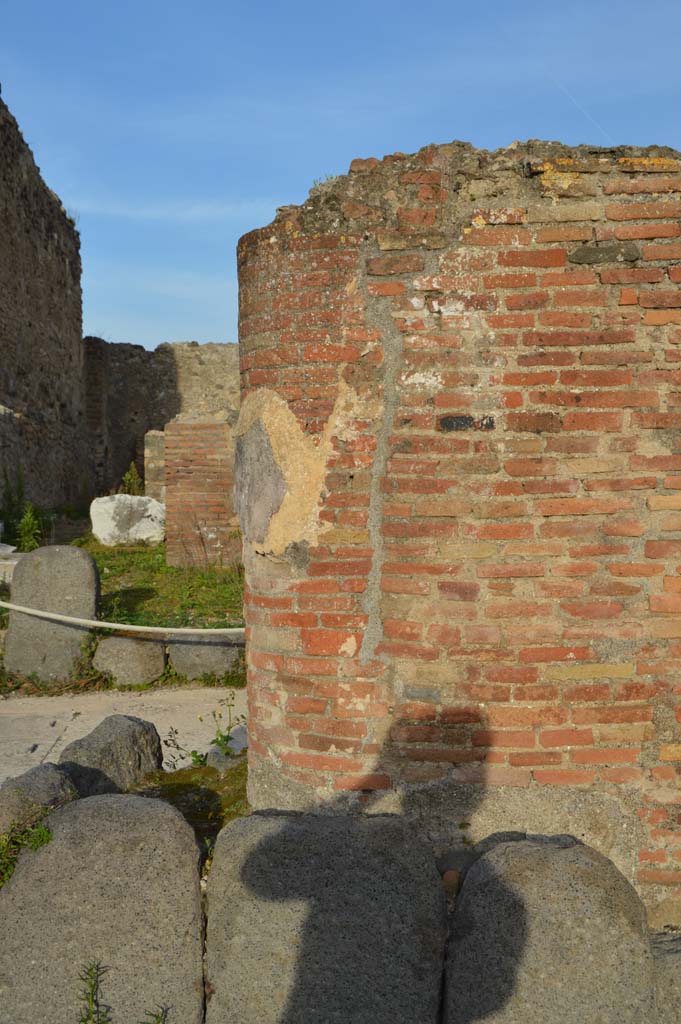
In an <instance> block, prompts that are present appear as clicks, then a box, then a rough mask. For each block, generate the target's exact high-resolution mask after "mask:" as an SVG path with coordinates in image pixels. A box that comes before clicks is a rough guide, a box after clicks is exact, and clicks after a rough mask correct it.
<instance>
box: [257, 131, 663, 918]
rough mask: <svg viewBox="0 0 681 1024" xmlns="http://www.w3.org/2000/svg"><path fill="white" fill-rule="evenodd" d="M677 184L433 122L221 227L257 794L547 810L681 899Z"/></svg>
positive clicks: (633, 161) (406, 808) (457, 830)
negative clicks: (233, 372)
mask: <svg viewBox="0 0 681 1024" xmlns="http://www.w3.org/2000/svg"><path fill="white" fill-rule="evenodd" d="M680 193H681V157H680V156H679V154H676V153H673V152H671V151H667V150H647V151H641V150H635V149H613V150H592V149H588V148H580V149H577V150H571V149H567V148H564V147H562V146H560V145H557V144H543V143H528V144H526V145H519V144H514V145H513V146H511V147H509V148H508V149H505V150H501V151H499V152H496V153H487V152H480V151H476V150H474V149H472V148H471V147H470V146H467V145H463V144H460V143H454V144H452V145H449V146H441V147H429V148H427V149H425V150H423V151H421V152H420V153H418V154H416V155H415V156H403V155H401V154H398V155H396V156H393V157H387V158H386V159H385V160H383V161H382V162H379V161H377V160H357V161H354V163H353V164H352V167H351V169H350V174H349V175H348V176H347V177H342V178H339V179H336V180H333V181H331V182H329V183H327V184H325V185H323V186H321V187H319V188H317V189H315V190H313V193H312V194H311V196H310V199H309V200H308V202H307V203H305V204H304V205H303V206H302V207H300V208H288V209H285V210H283V211H280V213H279V215H278V216H277V219H276V220H275V221H274V223H273V224H272V225H270V226H269V227H267V228H264V229H262V230H259V231H255V232H252V233H251V234H249V235H246V236H245V237H244V238H243V239H242V240H241V243H240V247H239V264H240V285H241V321H240V335H241V345H242V386H243V392H242V409H241V416H240V421H239V426H238V435H239V437H238V442H237V464H238V468H237V472H238V477H239V486H238V492H239V494H240V503H241V517H242V526H243V529H244V533H245V543H244V550H245V559H246V571H247V582H248V593H247V623H248V637H249V656H248V657H249V687H250V721H249V754H250V771H251V799H252V801H253V803H254V804H255V806H257V807H264V806H274V807H311V806H324V807H326V808H331V809H333V808H344V807H347V806H348V804H352V802H353V801H355V802H359V803H360V804H361V805H363V806H364V807H365V808H366V809H368V810H372V811H373V810H382V809H388V810H398V809H401V811H402V812H403V813H405V814H407V815H408V816H410V817H411V818H413V819H414V820H415V821H417V822H420V824H421V827H422V828H423V829H424V831H425V833H426V834H427V835H428V836H429V838H430V839H431V841H432V842H433V843H434V844H435V845H436V846H438V847H439V848H441V849H444V848H446V847H448V846H451V845H452V844H455V845H456V844H461V842H462V841H464V842H470V841H475V840H478V839H480V838H482V837H483V836H485V835H486V834H488V833H490V832H493V831H496V830H498V829H516V830H528V831H533V832H570V833H573V834H575V835H577V836H579V837H581V838H583V839H585V840H586V841H587V842H589V843H590V844H591V845H593V846H595V847H596V848H598V849H599V850H601V851H602V852H604V853H606V854H607V855H608V856H610V857H612V858H613V859H614V860H615V862H616V863H617V864H618V866H619V867H620V868H621V869H622V870H623V871H624V872H625V874H627V876H628V877H630V878H631V879H633V880H634V881H635V882H636V884H637V885H638V886H639V888H640V889H641V890H642V892H643V894H644V896H645V898H646V900H647V902H648V904H649V906H650V907H651V914H652V916H653V919H654V920H655V921H656V922H657V923H658V924H660V923H665V922H668V921H671V920H675V921H676V922H677V923H679V922H681V899H680V897H681V677H680V674H679V668H678V663H679V657H680V656H681V576H680V575H679V573H680V571H681V497H679V494H680V493H681V490H680V488H681V441H680V437H681V435H680V434H679V430H680V428H681V369H678V368H677V367H680V366H681V362H680V359H681V196H680Z"/></svg>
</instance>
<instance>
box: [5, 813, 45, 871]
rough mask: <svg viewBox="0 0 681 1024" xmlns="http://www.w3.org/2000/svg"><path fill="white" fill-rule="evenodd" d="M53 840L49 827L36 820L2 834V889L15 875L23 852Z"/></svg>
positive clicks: (19, 824)
mask: <svg viewBox="0 0 681 1024" xmlns="http://www.w3.org/2000/svg"><path fill="white" fill-rule="evenodd" d="M42 813H44V808H41V809H40V814H42ZM37 816H38V815H36V817H37ZM51 838H52V833H51V832H50V830H49V828H48V827H47V825H44V824H43V823H42V822H36V821H35V820H33V821H30V822H26V821H25V822H20V823H18V824H13V825H11V826H10V829H9V832H3V833H0V889H1V888H2V887H3V885H4V884H5V882H8V881H9V880H10V878H11V877H12V875H13V874H14V869H15V867H16V864H17V858H18V856H19V854H20V853H21V851H22V850H24V849H28V850H38V849H40V847H41V846H45V845H46V843H49V841H50V839H51Z"/></svg>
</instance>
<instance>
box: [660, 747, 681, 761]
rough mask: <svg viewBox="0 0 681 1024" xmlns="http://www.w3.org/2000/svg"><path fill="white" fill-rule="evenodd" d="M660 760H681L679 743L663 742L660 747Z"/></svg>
mask: <svg viewBox="0 0 681 1024" xmlns="http://www.w3.org/2000/svg"><path fill="white" fill-rule="evenodd" d="M660 761H681V743H665V744H664V746H662V747H660Z"/></svg>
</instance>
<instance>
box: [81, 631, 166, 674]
mask: <svg viewBox="0 0 681 1024" xmlns="http://www.w3.org/2000/svg"><path fill="white" fill-rule="evenodd" d="M165 661H166V659H165V647H164V645H163V644H162V643H159V642H158V641H157V640H136V639H133V638H131V637H126V636H109V637H104V639H103V640H100V641H99V643H98V645H97V650H96V651H95V656H94V658H93V661H92V664H93V665H94V667H95V668H96V669H97V670H98V671H99V672H108V673H109V674H110V675H111V676H112V678H113V681H114V683H116V685H117V686H139V685H141V684H143V683H153V682H154V680H155V679H158V677H159V676H161V675H163V670H164V668H165Z"/></svg>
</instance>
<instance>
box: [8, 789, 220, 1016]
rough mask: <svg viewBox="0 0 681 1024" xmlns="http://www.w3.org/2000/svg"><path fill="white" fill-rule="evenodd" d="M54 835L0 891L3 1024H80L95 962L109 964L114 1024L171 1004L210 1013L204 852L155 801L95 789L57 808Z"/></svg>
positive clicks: (106, 991)
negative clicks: (84, 973) (85, 973)
mask: <svg viewBox="0 0 681 1024" xmlns="http://www.w3.org/2000/svg"><path fill="white" fill-rule="evenodd" d="M47 824H48V826H49V828H50V830H51V831H52V834H53V838H52V839H51V841H50V842H49V843H47V845H46V846H43V847H41V848H40V849H39V850H36V851H32V850H26V851H24V852H22V854H21V855H20V857H19V861H18V863H17V867H16V869H15V872H14V875H13V876H12V878H11V879H10V880H9V882H8V883H7V884H6V885H5V886H4V887H3V888H2V889H0V919H1V920H2V942H0V993H1V998H0V1024H38V1022H43V1021H44V1022H46V1024H47V1021H49V1024H75V1022H76V1021H78V1020H80V1019H81V1018H80V1010H81V1009H82V1002H81V999H80V992H81V991H82V988H83V985H82V983H81V982H80V981H79V980H78V974H79V972H80V971H81V970H82V967H83V965H84V964H86V963H87V962H89V961H92V960H97V961H100V962H101V963H102V964H103V965H104V966H105V967H106V968H107V971H106V973H105V974H104V976H103V980H102V996H103V1000H104V1002H105V1003H106V1004H107V1005H109V1006H110V1007H111V1017H112V1020H114V1021H117V1022H120V1024H133V1022H137V1021H140V1020H142V1018H143V1017H144V1016H145V1011H146V1010H148V1009H153V1008H156V1007H157V1006H162V1005H167V1006H171V1007H172V1012H171V1014H170V1017H169V1021H170V1022H171V1024H175V1022H177V1024H201V1022H202V1021H203V1009H202V1008H203V977H202V962H201V958H202V916H201V899H200V890H199V872H198V863H199V853H198V848H197V844H196V840H195V838H194V833H193V832H192V829H191V828H190V826H189V825H188V824H187V823H186V822H185V820H184V818H183V817H182V815H181V814H180V813H179V812H178V811H177V810H175V809H174V808H172V807H170V806H169V805H167V804H165V803H162V802H161V801H159V800H150V799H145V798H144V797H139V796H99V797H93V798H92V799H89V800H79V801H77V802H76V803H73V804H70V805H69V806H68V807H63V808H60V809H59V810H57V811H55V812H54V813H53V814H51V815H50V816H49V818H48V821H47Z"/></svg>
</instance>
